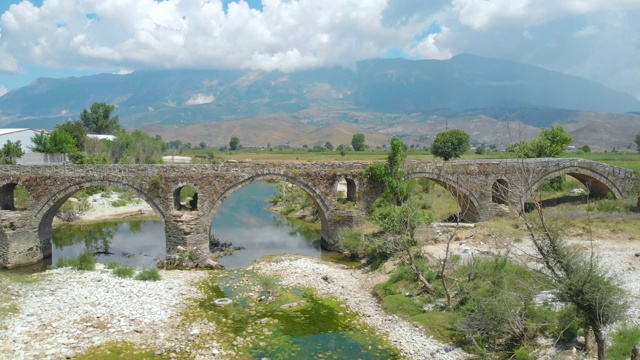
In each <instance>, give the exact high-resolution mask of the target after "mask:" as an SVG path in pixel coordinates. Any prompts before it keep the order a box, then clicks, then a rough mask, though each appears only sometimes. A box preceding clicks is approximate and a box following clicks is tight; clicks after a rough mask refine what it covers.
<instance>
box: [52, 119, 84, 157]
mask: <svg viewBox="0 0 640 360" xmlns="http://www.w3.org/2000/svg"><path fill="white" fill-rule="evenodd" d="M56 130H59V131H64V132H66V133H67V134H69V135H71V137H72V138H73V139H74V140H75V141H76V147H77V148H78V150H80V151H81V150H83V149H84V142H85V140H86V138H87V131H86V129H85V128H84V125H83V124H82V122H81V121H80V120H74V121H66V122H64V123H63V124H62V125H57V126H56Z"/></svg>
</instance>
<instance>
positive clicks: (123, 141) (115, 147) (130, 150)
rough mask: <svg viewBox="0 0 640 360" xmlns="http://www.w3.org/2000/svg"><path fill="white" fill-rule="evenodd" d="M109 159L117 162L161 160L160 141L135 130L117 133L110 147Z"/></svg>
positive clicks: (145, 162) (137, 162) (135, 162)
mask: <svg viewBox="0 0 640 360" xmlns="http://www.w3.org/2000/svg"><path fill="white" fill-rule="evenodd" d="M110 155H111V160H112V162H113V163H118V164H155V163H159V162H161V161H162V141H161V140H157V139H155V138H152V137H150V136H149V135H147V134H146V133H144V132H142V131H140V130H136V131H134V132H132V133H131V134H128V133H127V132H126V131H124V130H120V131H119V132H118V133H117V137H116V139H115V140H114V141H113V143H112V144H111V148H110Z"/></svg>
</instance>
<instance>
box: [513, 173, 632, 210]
mask: <svg viewBox="0 0 640 360" xmlns="http://www.w3.org/2000/svg"><path fill="white" fill-rule="evenodd" d="M564 175H569V176H572V177H574V178H575V179H576V180H578V181H580V182H581V183H582V184H583V185H584V186H585V187H586V188H587V189H589V196H590V197H593V198H599V199H601V198H606V197H608V196H613V197H614V198H616V199H620V198H623V197H624V194H623V192H622V191H621V190H620V189H619V188H618V186H616V184H615V183H614V182H613V181H611V180H610V179H609V178H608V177H607V176H605V175H602V174H600V173H598V172H596V171H594V170H593V169H590V168H586V167H581V166H567V167H562V168H559V169H555V170H553V171H550V172H547V173H545V174H543V175H542V176H540V177H539V178H538V179H537V180H536V181H535V182H534V183H533V185H531V187H530V188H529V189H528V190H527V191H526V192H525V194H524V196H523V198H522V201H523V202H526V201H527V200H528V199H530V198H531V196H532V195H533V194H534V193H536V192H537V191H538V190H539V189H540V187H542V185H544V183H545V182H547V181H548V180H550V179H553V178H555V177H558V176H564ZM609 194H611V195H609Z"/></svg>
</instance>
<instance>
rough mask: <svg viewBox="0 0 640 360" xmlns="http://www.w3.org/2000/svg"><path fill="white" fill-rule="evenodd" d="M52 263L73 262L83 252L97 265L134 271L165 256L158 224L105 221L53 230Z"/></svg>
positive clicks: (149, 221)
mask: <svg viewBox="0 0 640 360" xmlns="http://www.w3.org/2000/svg"><path fill="white" fill-rule="evenodd" d="M52 237H53V238H52V243H53V251H52V263H53V264H54V265H55V264H56V262H57V261H58V259H59V258H61V257H65V258H73V257H76V256H78V255H80V254H81V253H83V252H85V251H89V252H92V253H94V254H96V255H97V257H98V262H101V263H109V262H118V263H121V264H126V265H130V266H136V267H153V266H155V265H156V261H157V260H158V259H164V258H165V256H166V238H165V235H164V230H163V228H162V224H161V223H160V221H158V220H134V221H105V222H99V223H91V224H77V225H76V224H65V225H62V226H59V227H57V228H55V229H54V230H53V236H52Z"/></svg>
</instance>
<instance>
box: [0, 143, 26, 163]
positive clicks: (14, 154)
mask: <svg viewBox="0 0 640 360" xmlns="http://www.w3.org/2000/svg"><path fill="white" fill-rule="evenodd" d="M0 155H1V156H2V163H3V164H15V161H16V159H18V158H21V157H22V156H23V155H24V151H23V150H22V143H21V142H20V140H18V141H16V142H12V141H11V140H7V142H6V143H5V144H4V145H3V146H2V149H0Z"/></svg>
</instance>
